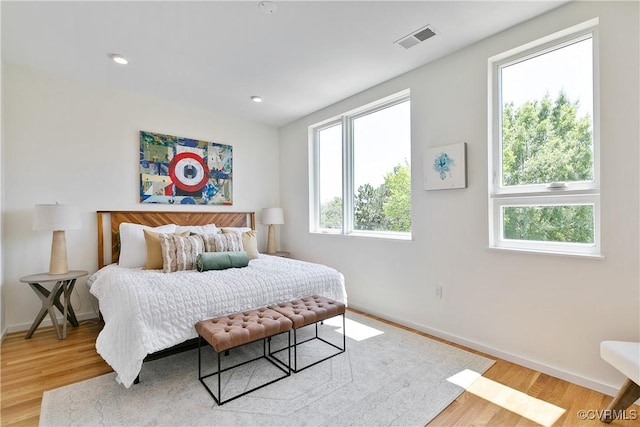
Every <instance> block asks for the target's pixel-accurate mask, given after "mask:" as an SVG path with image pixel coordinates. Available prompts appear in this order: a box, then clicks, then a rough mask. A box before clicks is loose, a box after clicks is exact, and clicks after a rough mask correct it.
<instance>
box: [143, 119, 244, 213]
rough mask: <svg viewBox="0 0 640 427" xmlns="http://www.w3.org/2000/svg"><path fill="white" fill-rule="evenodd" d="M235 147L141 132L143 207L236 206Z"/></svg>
mask: <svg viewBox="0 0 640 427" xmlns="http://www.w3.org/2000/svg"><path fill="white" fill-rule="evenodd" d="M232 184H233V147H232V146H231V145H225V144H218V143H216V142H208V141H200V140H197V139H190V138H182V137H179V136H172V135H163V134H160V133H152V132H145V131H140V203H166V204H172V205H174V204H175V205H232V204H233V191H232V190H233V186H232Z"/></svg>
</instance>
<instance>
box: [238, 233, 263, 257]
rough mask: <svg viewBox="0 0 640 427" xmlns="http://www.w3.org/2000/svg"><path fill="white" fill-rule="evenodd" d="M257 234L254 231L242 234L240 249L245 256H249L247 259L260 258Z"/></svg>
mask: <svg viewBox="0 0 640 427" xmlns="http://www.w3.org/2000/svg"><path fill="white" fill-rule="evenodd" d="M257 234H258V233H256V231H255V230H251V231H246V232H244V233H242V247H243V248H244V250H245V252H246V253H247V255H249V259H256V258H258V257H259V256H260V255H259V254H258V239H257Z"/></svg>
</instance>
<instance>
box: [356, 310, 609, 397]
mask: <svg viewBox="0 0 640 427" xmlns="http://www.w3.org/2000/svg"><path fill="white" fill-rule="evenodd" d="M349 307H350V308H354V309H356V310H359V311H362V312H364V313H369V314H372V315H374V316H377V317H380V318H381V319H385V320H388V321H391V322H394V323H397V324H399V325H402V326H406V327H409V328H412V329H415V330H417V331H420V332H424V333H425V334H429V335H433V336H434V337H437V338H441V339H443V340H447V341H451V342H453V343H456V344H459V345H462V346H465V347H467V348H470V349H472V350H476V351H480V352H482V353H485V354H487V355H489V356H492V357H497V358H499V359H503V360H506V361H508V362H511V363H516V364H518V365H521V366H524V367H526V368H529V369H533V370H535V371H539V372H542V373H544V374H547V375H551V376H553V377H556V378H559V379H561V380H565V381H568V382H570V383H573V384H577V385H579V386H582V387H585V388H588V389H590V390H594V391H597V392H600V393H604V394H606V395H609V396H615V395H616V394H617V393H618V388H616V387H615V386H612V385H607V384H603V383H601V382H598V381H595V380H592V379H589V378H585V377H582V376H580V375H576V374H573V373H571V372H567V371H564V370H561V369H557V368H554V367H552V366H548V365H545V364H543V363H540V362H536V361H535V360H531V359H527V358H525V357H521V356H518V355H516V354H513V353H509V352H506V351H503V350H500V349H497V348H495V347H491V346H487V345H484V344H481V343H479V342H477V341H473V340H469V339H466V338H463V337H460V336H457V335H452V334H449V333H447V332H445V331H442V330H439V329H435V328H431V327H428V326H425V325H422V324H419V323H415V322H411V321H408V320H406V319H401V318H399V317H396V316H391V315H389V314H387V313H382V312H379V311H376V310H370V309H368V308H366V307H362V306H360V305H357V304H352V303H351V302H350V303H349Z"/></svg>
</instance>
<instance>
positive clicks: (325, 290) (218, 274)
mask: <svg viewBox="0 0 640 427" xmlns="http://www.w3.org/2000/svg"><path fill="white" fill-rule="evenodd" d="M87 284H88V286H89V287H90V292H91V293H92V294H93V295H94V296H95V297H96V298H98V300H99V302H100V311H101V313H102V316H103V317H104V321H105V326H104V328H103V329H102V331H101V332H100V335H99V336H98V339H97V341H96V349H97V351H98V353H99V354H100V355H101V356H102V358H103V359H104V360H105V361H106V362H107V363H108V364H109V365H111V367H112V368H113V369H114V371H115V372H116V373H117V375H118V380H119V381H120V382H121V383H122V384H124V386H125V387H130V386H131V384H132V383H133V381H134V380H135V378H136V377H137V376H138V373H139V372H140V369H141V367H142V361H143V359H144V358H145V356H146V355H147V354H150V353H153V352H156V351H159V350H163V349H166V348H169V347H171V346H174V345H176V344H179V343H181V342H183V341H185V340H187V339H190V338H195V337H196V336H197V334H196V331H195V328H194V325H195V324H196V323H197V322H198V321H200V320H203V319H206V318H211V317H217V316H221V315H226V314H229V313H233V312H237V311H242V310H247V309H251V308H256V307H262V306H266V305H270V304H275V303H278V302H282V301H287V300H291V299H296V298H302V297H305V296H308V295H313V294H317V295H322V296H325V297H327V298H332V299H336V300H338V301H341V302H343V303H345V304H346V302H347V295H346V292H345V287H344V277H343V276H342V274H341V273H339V272H338V271H336V270H334V269H332V268H329V267H326V266H324V265H320V264H312V263H308V262H303V261H297V260H293V259H288V258H280V257H274V256H268V255H260V258H259V259H253V260H251V261H250V263H249V266H248V267H245V268H233V269H228V270H220V271H207V272H203V273H199V272H197V271H181V272H176V273H168V274H165V273H162V271H159V270H142V269H138V268H124V267H118V266H117V265H115V264H112V265H109V266H107V267H104V268H102V269H100V270H99V271H97V272H96V273H95V274H93V275H92V276H91V277H90V279H89V281H88V282H87Z"/></svg>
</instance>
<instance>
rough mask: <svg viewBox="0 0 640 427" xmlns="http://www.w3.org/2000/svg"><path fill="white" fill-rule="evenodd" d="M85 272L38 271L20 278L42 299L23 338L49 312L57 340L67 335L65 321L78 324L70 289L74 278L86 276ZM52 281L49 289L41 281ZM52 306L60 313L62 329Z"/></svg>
mask: <svg viewBox="0 0 640 427" xmlns="http://www.w3.org/2000/svg"><path fill="white" fill-rule="evenodd" d="M87 274H89V273H88V272H86V271H82V270H72V271H69V272H68V273H66V274H49V273H40V274H32V275H30V276H24V277H21V278H20V281H21V282H22V283H28V284H29V286H31V289H33V292H35V293H36V295H38V297H39V298H40V300H42V308H41V309H40V312H39V313H38V315H37V316H36V319H35V320H34V321H33V325H31V329H29V332H27V335H25V339H27V338H31V335H33V332H34V331H35V330H36V329H37V328H38V326H40V323H42V321H43V320H44V318H45V316H46V315H47V313H49V317H50V318H51V323H53V326H54V327H55V329H56V334H57V335H58V339H59V340H61V339H65V338H66V337H67V321H69V322H71V325H72V326H74V327H77V326H78V319H76V314H75V312H74V311H73V307H72V306H71V303H70V299H71V291H73V287H74V286H75V284H76V279H77V278H78V277H82V276H86V275H87ZM54 282H55V285H53V288H52V289H51V291H49V290H47V289H46V288H45V287H44V286H42V283H54ZM63 295H64V302H63V303H60V297H61V296H63ZM54 307H56V308H57V309H58V310H60V313H62V316H63V317H62V319H63V321H62V330H61V328H60V325H58V318H57V317H56V312H55V310H54Z"/></svg>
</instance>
